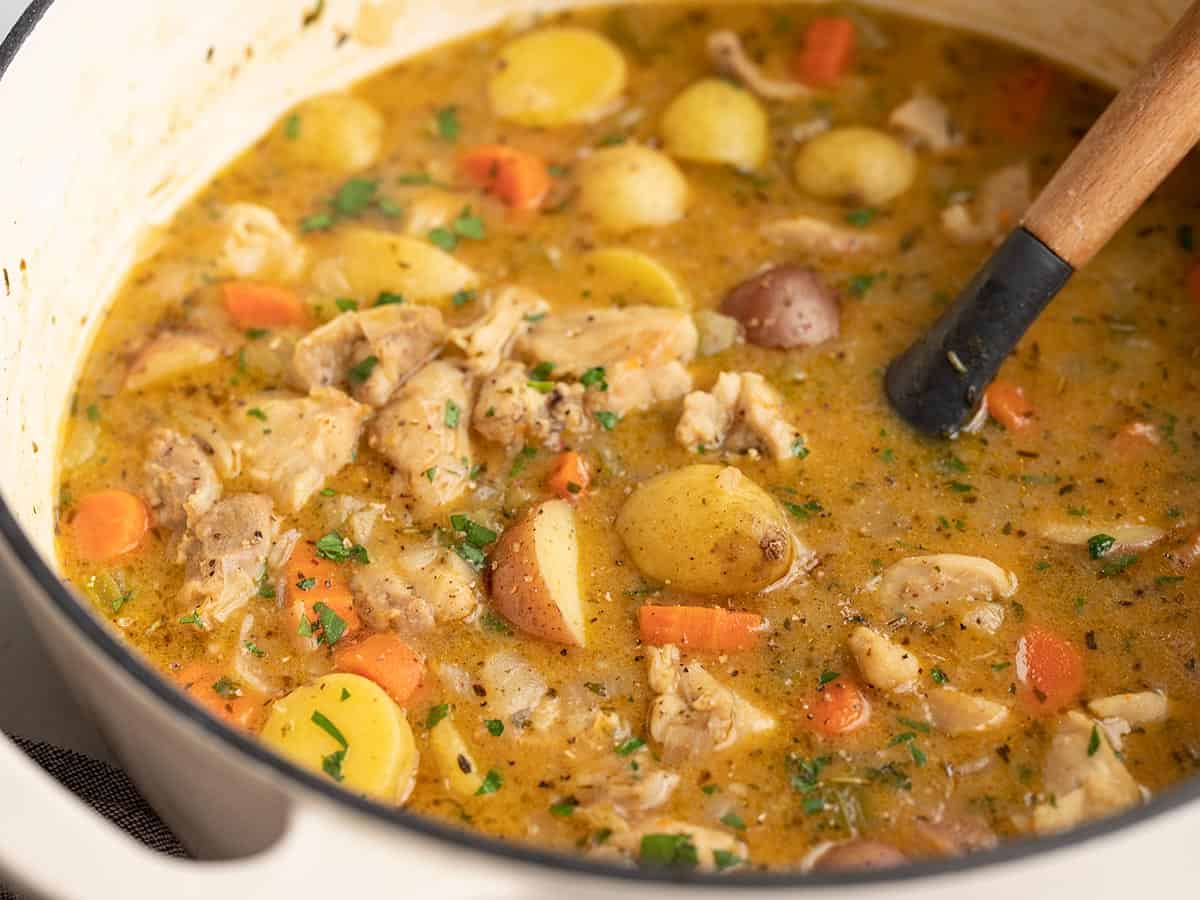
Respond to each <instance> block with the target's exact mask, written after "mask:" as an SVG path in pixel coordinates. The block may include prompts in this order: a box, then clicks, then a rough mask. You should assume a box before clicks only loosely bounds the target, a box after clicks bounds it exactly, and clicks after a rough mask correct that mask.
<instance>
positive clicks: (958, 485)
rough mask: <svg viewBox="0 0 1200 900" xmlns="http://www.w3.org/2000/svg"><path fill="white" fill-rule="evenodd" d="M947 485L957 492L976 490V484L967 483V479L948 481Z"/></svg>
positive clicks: (963, 492)
mask: <svg viewBox="0 0 1200 900" xmlns="http://www.w3.org/2000/svg"><path fill="white" fill-rule="evenodd" d="M946 487H948V488H950V490H952V491H954V493H956V494H969V493H971V491H973V490H975V486H974V485H970V484H967V483H966V482H965V481H947V482H946Z"/></svg>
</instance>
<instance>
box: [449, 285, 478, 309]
mask: <svg viewBox="0 0 1200 900" xmlns="http://www.w3.org/2000/svg"><path fill="white" fill-rule="evenodd" d="M474 299H475V292H474V291H472V290H468V289H466V288H464V289H463V290H461V291H455V292H454V295H453V296H452V297H451V298H450V302H451V303H453V304H454V305H455V306H466V305H467V304H468V303H470V302H471V301H472V300H474Z"/></svg>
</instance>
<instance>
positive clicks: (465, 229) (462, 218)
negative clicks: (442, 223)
mask: <svg viewBox="0 0 1200 900" xmlns="http://www.w3.org/2000/svg"><path fill="white" fill-rule="evenodd" d="M450 227H451V228H452V229H453V230H454V234H455V236H457V237H460V238H466V239H467V240H470V241H482V240H483V239H484V238H485V237H487V226H485V225H484V223H483V219H481V218H479V216H476V215H473V214H472V213H471V207H469V206H467V207H464V208H463V211H462V212H460V213H459V214H458V218H457V219H455V220H454V221H453V222H451V223H450Z"/></svg>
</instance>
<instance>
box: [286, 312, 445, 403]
mask: <svg viewBox="0 0 1200 900" xmlns="http://www.w3.org/2000/svg"><path fill="white" fill-rule="evenodd" d="M444 337H445V326H444V325H443V323H442V314H441V313H440V312H438V311H437V310H436V309H435V308H434V307H432V306H418V305H411V306H410V305H408V304H387V305H386V306H377V307H372V308H371V309H368V310H365V311H363V312H357V313H342V315H340V316H338V317H337V318H335V319H332V320H331V321H329V322H326V323H325V324H324V325H322V326H321V327H320V328H317V329H316V330H314V331H312V332H310V333H309V334H307V335H305V336H304V337H303V338H301V339H300V341H299V342H298V343H297V344H296V349H295V352H294V353H293V355H292V369H293V371H294V372H295V373H296V380H297V381H298V382H299V384H300V385H301V386H302V387H303V388H304V389H305V390H313V389H315V388H318V387H342V388H348V389H349V391H350V392H351V393H352V394H353V395H354V397H355V399H357V400H359V401H360V402H362V403H369V404H370V405H371V406H376V407H378V406H382V405H383V404H385V403H386V402H387V401H388V399H389V398H390V397H391V396H392V394H393V393H394V392H395V390H396V388H398V387H399V386H400V385H401V384H402V383H403V382H404V381H405V380H407V379H408V378H409V377H410V376H411V375H412V374H413V373H414V372H416V371H417V370H418V369H419V368H421V366H423V365H425V363H427V362H428V361H429V360H430V359H432V358H433V356H434V355H435V354H436V353H437V352H438V350H439V349H440V348H441V345H442V341H443V339H444Z"/></svg>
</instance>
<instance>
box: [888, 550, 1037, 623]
mask: <svg viewBox="0 0 1200 900" xmlns="http://www.w3.org/2000/svg"><path fill="white" fill-rule="evenodd" d="M1016 590H1017V576H1016V575H1014V574H1013V573H1012V572H1008V571H1006V570H1004V569H1002V568H1000V567H999V566H998V565H996V564H995V563H994V562H992V561H991V560H988V559H984V558H983V557H981V556H963V555H960V554H956V553H940V554H935V555H933V556H909V557H905V558H904V559H902V560H900V561H899V562H896V563H893V564H892V565H891V566H889V567H888V568H887V570H886V571H885V572H884V573H883V578H882V580H881V581H880V583H879V597H880V601H881V603H882V606H883V610H884V611H885V612H886V613H888V614H892V613H897V612H899V613H903V614H904V615H906V616H908V617H909V618H910V619H913V620H915V621H917V622H920V623H921V624H924V625H936V624H938V623H940V622H943V621H945V620H946V619H947V618H955V617H957V618H960V619H961V618H964V617H970V616H972V615H976V614H977V613H978V611H979V609H980V606H979V604H980V603H987V602H989V601H991V600H992V599H993V598H994V597H1000V598H1005V597H1011V596H1012V595H1013V594H1014V593H1015V592H1016ZM964 624H965V623H964Z"/></svg>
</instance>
